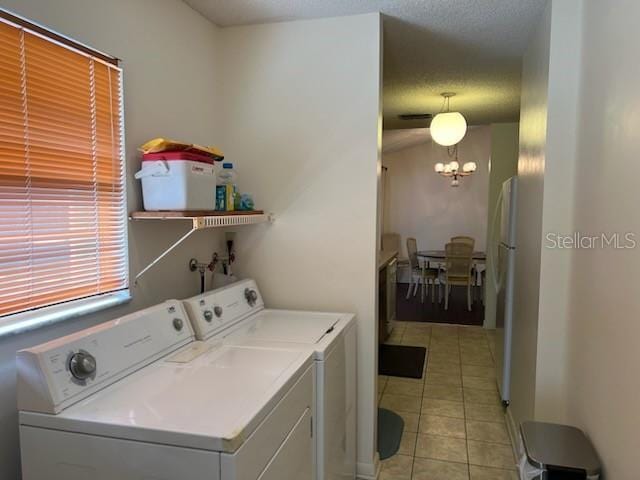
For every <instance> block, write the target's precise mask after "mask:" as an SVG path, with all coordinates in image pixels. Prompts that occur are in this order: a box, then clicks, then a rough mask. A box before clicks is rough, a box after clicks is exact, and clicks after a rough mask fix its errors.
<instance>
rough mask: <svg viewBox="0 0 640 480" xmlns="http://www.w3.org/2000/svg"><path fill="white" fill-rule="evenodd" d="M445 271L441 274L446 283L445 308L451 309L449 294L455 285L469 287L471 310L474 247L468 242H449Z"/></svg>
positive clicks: (468, 307) (446, 249)
mask: <svg viewBox="0 0 640 480" xmlns="http://www.w3.org/2000/svg"><path fill="white" fill-rule="evenodd" d="M444 263H445V271H444V272H443V273H442V274H441V275H440V283H444V285H445V290H444V309H445V310H448V309H449V296H450V294H451V288H452V287H454V286H461V287H467V309H468V310H469V311H471V285H472V272H471V267H472V264H473V247H472V246H471V245H469V244H468V243H460V242H458V243H456V242H452V243H447V244H446V245H445V259H444Z"/></svg>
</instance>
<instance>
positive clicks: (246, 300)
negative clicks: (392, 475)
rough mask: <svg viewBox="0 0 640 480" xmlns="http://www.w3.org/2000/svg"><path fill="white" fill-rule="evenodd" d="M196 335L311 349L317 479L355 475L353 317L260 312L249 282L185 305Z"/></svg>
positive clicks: (261, 304)
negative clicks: (314, 366) (314, 380)
mask: <svg viewBox="0 0 640 480" xmlns="http://www.w3.org/2000/svg"><path fill="white" fill-rule="evenodd" d="M184 303H185V306H186V310H187V313H188V314H189V317H190V318H191V321H192V324H193V327H194V330H195V332H196V337H197V338H198V339H201V340H207V341H209V342H218V341H220V340H223V341H224V342H225V344H227V345H237V346H245V347H263V348H265V347H269V348H311V349H313V351H314V358H315V365H316V416H315V421H314V426H315V427H314V429H315V432H316V435H315V442H316V460H315V463H316V476H315V478H316V480H347V479H348V480H352V479H354V478H355V475H356V473H355V472H356V322H355V318H354V315H353V314H345V313H323V312H307V311H292V310H271V309H265V307H264V302H263V300H262V296H261V295H260V292H259V290H258V287H257V285H256V283H255V282H254V281H253V280H243V281H240V282H236V283H234V284H232V285H229V286H226V287H223V288H220V289H217V290H212V291H210V292H207V293H204V294H202V295H198V296H196V297H193V298H190V299H188V300H185V301H184Z"/></svg>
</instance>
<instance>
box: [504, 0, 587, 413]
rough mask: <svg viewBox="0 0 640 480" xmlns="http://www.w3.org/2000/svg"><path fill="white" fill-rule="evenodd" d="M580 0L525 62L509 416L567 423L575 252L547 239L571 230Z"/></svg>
mask: <svg viewBox="0 0 640 480" xmlns="http://www.w3.org/2000/svg"><path fill="white" fill-rule="evenodd" d="M581 9H582V2H581V1H580V0H567V1H563V2H550V3H549V4H548V5H547V8H546V9H545V12H544V15H543V17H542V18H541V21H540V23H539V25H538V28H537V29H536V31H535V33H534V35H533V37H532V39H531V43H530V45H529V49H528V51H527V53H526V55H525V58H524V62H523V74H522V82H523V83H522V100H521V107H520V108H521V116H520V157H519V162H518V176H519V177H520V185H519V194H518V202H519V205H518V227H517V246H518V249H517V253H516V291H515V319H514V344H513V351H514V358H513V372H512V374H513V375H512V376H513V387H512V407H511V411H512V414H513V416H514V418H515V420H516V421H521V420H523V419H525V418H532V417H535V418H536V419H537V420H544V421H557V422H562V421H564V420H566V416H567V402H566V398H567V392H566V382H567V368H566V365H567V342H568V336H567V322H566V317H567V312H568V308H569V292H570V278H569V272H570V268H571V261H572V255H571V252H570V251H568V250H562V249H551V248H549V246H550V244H549V243H548V242H547V241H546V240H545V239H546V237H547V234H553V233H567V232H570V231H571V230H572V225H573V189H574V176H575V170H576V154H575V148H576V147H575V146H576V135H577V127H576V121H577V111H578V90H579V71H580V52H581V35H582V31H581V22H580V18H581Z"/></svg>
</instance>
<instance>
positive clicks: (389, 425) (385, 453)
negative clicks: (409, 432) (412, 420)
mask: <svg viewBox="0 0 640 480" xmlns="http://www.w3.org/2000/svg"><path fill="white" fill-rule="evenodd" d="M403 430H404V420H402V417H401V416H400V415H398V414H397V413H395V412H392V411H391V410H387V409H386V408H379V409H378V453H380V460H385V459H387V458H389V457H392V456H393V455H395V454H396V453H398V450H399V449H400V441H401V440H402V431H403Z"/></svg>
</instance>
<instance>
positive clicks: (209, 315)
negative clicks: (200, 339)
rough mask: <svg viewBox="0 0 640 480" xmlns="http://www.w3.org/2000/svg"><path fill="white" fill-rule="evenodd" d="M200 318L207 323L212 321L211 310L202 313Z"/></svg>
mask: <svg viewBox="0 0 640 480" xmlns="http://www.w3.org/2000/svg"><path fill="white" fill-rule="evenodd" d="M202 316H203V317H204V319H205V320H206V321H207V322H211V320H213V312H212V311H211V310H205V311H204V312H202Z"/></svg>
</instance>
